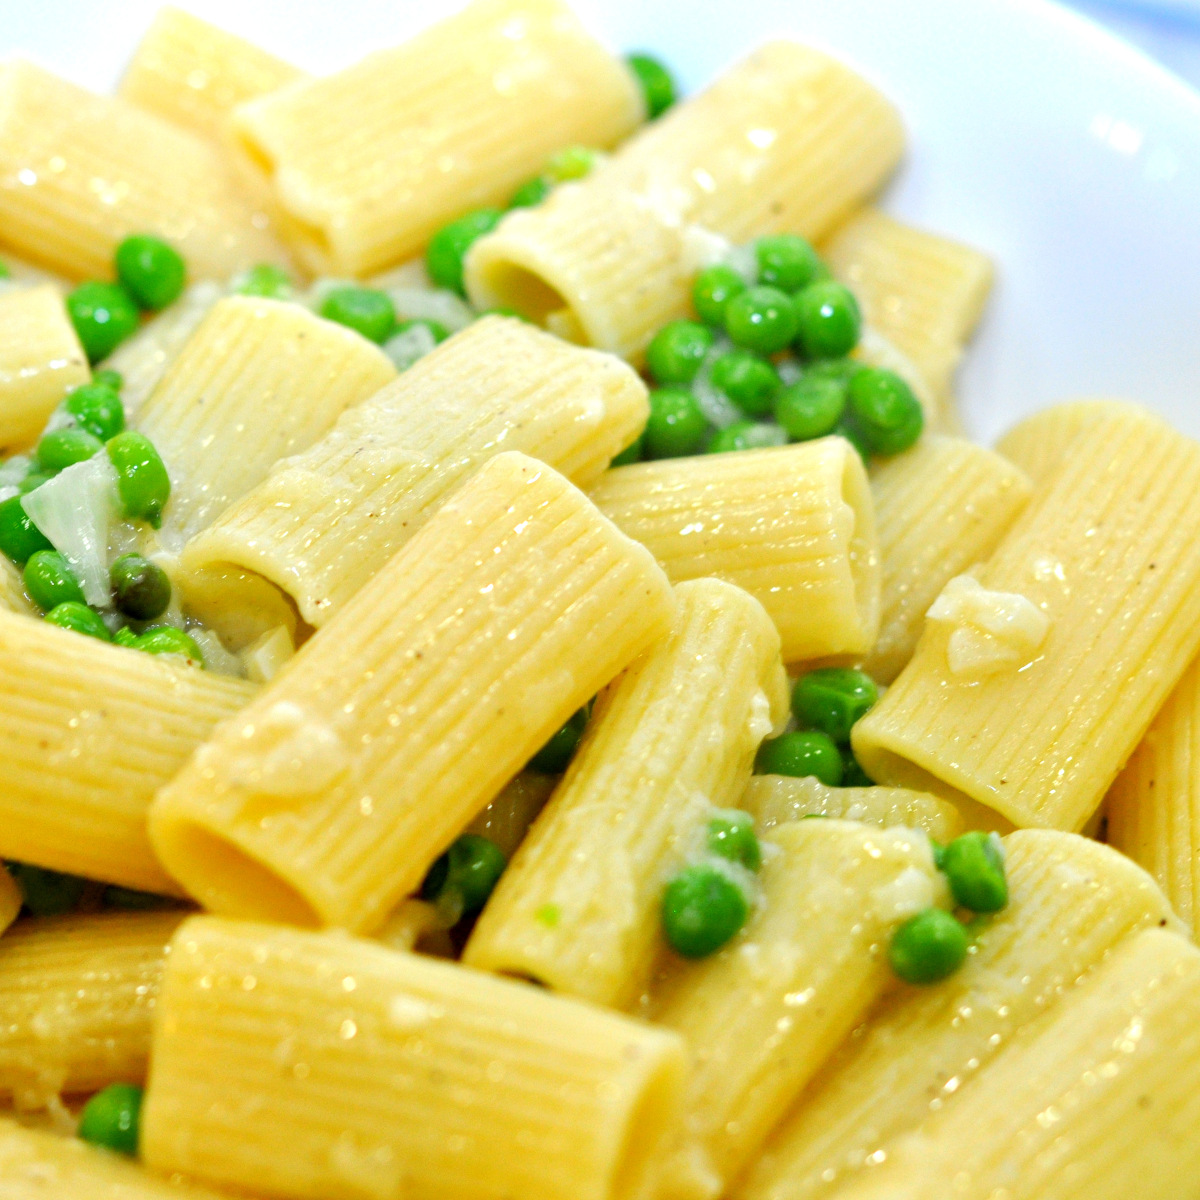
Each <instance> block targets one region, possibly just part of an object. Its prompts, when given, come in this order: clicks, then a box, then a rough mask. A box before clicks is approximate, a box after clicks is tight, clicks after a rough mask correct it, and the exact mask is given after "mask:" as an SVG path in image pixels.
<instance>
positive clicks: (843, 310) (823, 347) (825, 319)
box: [796, 279, 862, 358]
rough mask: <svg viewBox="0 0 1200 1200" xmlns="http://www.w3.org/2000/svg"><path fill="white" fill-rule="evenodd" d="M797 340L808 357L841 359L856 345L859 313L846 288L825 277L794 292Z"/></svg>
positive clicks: (859, 332)
mask: <svg viewBox="0 0 1200 1200" xmlns="http://www.w3.org/2000/svg"><path fill="white" fill-rule="evenodd" d="M796 317H797V331H796V341H797V344H798V346H799V347H800V349H801V350H803V351H804V353H805V354H806V355H807V356H808V357H809V358H841V357H842V356H843V355H845V354H849V353H850V351H851V350H853V349H854V347H855V346H857V345H858V338H859V335H860V334H861V333H862V314H861V312H860V311H859V308H858V301H857V300H856V299H855V298H854V293H853V292H851V291H850V289H849V288H847V287H843V286H842V284H840V283H835V282H834V281H833V280H831V279H828V280H824V281H822V282H820V283H811V284H809V285H808V287H806V288H805V289H804V290H803V291H801V292H799V293H797V295H796Z"/></svg>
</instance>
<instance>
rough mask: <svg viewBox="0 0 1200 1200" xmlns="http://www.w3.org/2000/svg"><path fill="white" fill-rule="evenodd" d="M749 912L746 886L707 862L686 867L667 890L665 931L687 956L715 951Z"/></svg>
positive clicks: (683, 954)
mask: <svg viewBox="0 0 1200 1200" xmlns="http://www.w3.org/2000/svg"><path fill="white" fill-rule="evenodd" d="M749 915H750V904H749V902H748V901H747V899H746V895H745V893H744V892H743V891H742V889H741V888H740V887H738V885H737V884H736V883H734V881H733V880H732V879H731V878H730V877H729V876H728V875H727V874H726V873H725V872H724V871H722V870H720V869H719V868H717V867H715V866H710V865H708V864H705V863H701V864H698V865H696V866H692V867H686V868H684V870H682V871H680V872H679V874H678V875H676V876H675V878H674V879H672V880H671V882H670V883H668V884H667V886H666V889H665V890H664V892H663V899H662V924H663V933H664V934H665V935H666V939H667V942H668V943H669V944H670V946H671V949H673V950H674V951H675V953H676V954H681V955H682V956H683V957H684V958H705V957H707V956H708V955H709V954H714V953H715V952H716V951H718V950H720V948H721V947H722V946H724V945H725V943H726V942H728V941H729V939H730V938H732V937H733V936H734V935H735V934H736V933H737V932H738V930H740V929H741V928H742V926H743V925H745V923H746V918H747V917H749Z"/></svg>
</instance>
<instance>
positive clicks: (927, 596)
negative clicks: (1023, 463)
mask: <svg viewBox="0 0 1200 1200" xmlns="http://www.w3.org/2000/svg"><path fill="white" fill-rule="evenodd" d="M1030 491H1031V487H1030V483H1029V480H1028V479H1027V478H1026V477H1025V475H1024V474H1023V473H1022V472H1021V471H1020V470H1019V469H1018V468H1017V467H1014V466H1013V465H1012V464H1011V463H1010V462H1007V461H1006V460H1005V459H1003V458H1001V457H1000V455H998V454H993V453H992V452H991V451H990V450H985V449H984V448H983V447H982V446H976V445H973V444H972V443H971V442H967V441H963V440H962V439H960V438H949V437H939V436H938V435H936V434H932V435H929V436H926V437H924V438H922V439H921V440H920V442H918V443H917V445H916V446H914V447H913V448H912V449H911V450H909V451H907V452H906V453H904V454H898V455H896V457H895V458H892V459H888V460H886V461H885V462H884V463H882V464H881V465H880V466H879V467H877V468H876V469H875V470H874V471H873V472H872V474H871V495H872V497H873V499H874V501H875V514H876V518H875V529H876V533H877V535H878V538H879V558H880V562H881V565H882V604H881V610H882V611H881V617H880V621H879V637H878V639H877V640H876V642H875V645H874V647H873V648H872V649H871V652H870V654H868V655H867V657H866V661H865V662H864V663H863V670H865V671H866V672H867V673H868V674H870V675H871V676H872V677H873V678H875V679H877V680H878V681H879V682H880V683H891V682H892V680H893V679H895V678H896V676H897V675H899V674H900V671H901V669H902V668H903V667H904V665H905V663H907V662H908V660H909V659H910V658H912V654H913V651H914V650H915V649H916V646H917V639H918V638H919V637H920V636H921V630H922V628H923V627H924V624H925V613H926V611H927V610H928V608H929V606H930V605H931V604H932V603H933V602H934V600H936V599H937V595H938V592H940V591H941V590H942V588H943V587H944V586H945V585H946V584H947V583H949V581H950V580H951V579H952V578H953V577H954V576H955V575H961V574H962V572H964V571H966V570H967V569H968V568H970V567H973V566H975V565H976V564H977V563H981V562H985V561H986V560H987V559H988V558H989V557H990V555H991V553H992V551H993V550H995V548H996V546H997V545H998V544H999V542H1000V539H1001V538H1002V537H1003V536H1004V534H1005V533H1007V532H1008V529H1009V527H1010V526H1011V525H1012V523H1013V521H1014V520H1016V518H1017V516H1018V514H1019V513H1020V512H1021V510H1022V508H1024V507H1025V502H1026V501H1027V500H1028V499H1029V493H1030Z"/></svg>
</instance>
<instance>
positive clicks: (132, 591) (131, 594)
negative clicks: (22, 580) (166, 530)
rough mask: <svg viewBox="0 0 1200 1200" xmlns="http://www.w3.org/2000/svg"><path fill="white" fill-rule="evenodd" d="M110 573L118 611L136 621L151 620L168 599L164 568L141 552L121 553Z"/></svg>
mask: <svg viewBox="0 0 1200 1200" xmlns="http://www.w3.org/2000/svg"><path fill="white" fill-rule="evenodd" d="M26 569H28V568H26ZM109 577H110V579H111V581H112V592H113V601H114V603H115V604H116V606H117V611H118V612H122V613H124V614H125V616H127V617H132V618H133V620H135V621H153V620H154V618H155V617H161V616H162V615H163V613H164V612H166V610H167V605H168V604H170V603H171V580H170V579H169V578H168V577H167V573H166V571H164V570H163V569H162V567H160V566H159V565H158V564H157V563H152V562H151V561H150V560H149V559H148V558H143V557H142V556H141V555H140V554H122V555H121V557H120V558H118V559H117V561H116V562H114V563H113V565H112V569H111V571H110V573H109Z"/></svg>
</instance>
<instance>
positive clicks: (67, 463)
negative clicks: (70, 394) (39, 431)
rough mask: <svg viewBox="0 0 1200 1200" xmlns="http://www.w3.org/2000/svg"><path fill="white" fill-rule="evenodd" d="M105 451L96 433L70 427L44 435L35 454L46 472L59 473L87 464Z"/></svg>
mask: <svg viewBox="0 0 1200 1200" xmlns="http://www.w3.org/2000/svg"><path fill="white" fill-rule="evenodd" d="M103 449H104V443H103V442H102V441H101V440H100V439H99V438H98V437H97V436H96V435H95V434H94V433H89V432H88V431H87V430H86V429H78V428H76V427H75V426H68V427H66V428H64V429H55V430H54V431H53V432H51V433H45V434H43V435H42V438H41V441H39V442H38V444H37V450H36V452H35V453H36V454H37V461H38V466H39V467H41V469H42V470H43V471H44V472H50V473H57V472H59V471H63V470H65V469H66V468H67V467H72V466H74V465H75V464H76V463H81V462H86V461H87V460H88V459H89V458H91V457H92V456H93V455H94V454H98V453H99V452H100V451H101V450H103Z"/></svg>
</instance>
